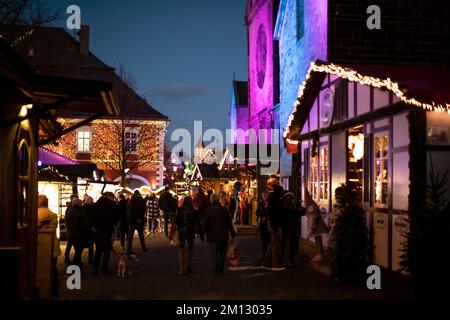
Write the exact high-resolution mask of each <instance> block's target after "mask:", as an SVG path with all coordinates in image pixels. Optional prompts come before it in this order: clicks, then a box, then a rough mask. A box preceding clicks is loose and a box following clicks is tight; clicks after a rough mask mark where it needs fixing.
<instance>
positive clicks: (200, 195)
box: [193, 187, 210, 242]
mask: <svg viewBox="0 0 450 320" xmlns="http://www.w3.org/2000/svg"><path fill="white" fill-rule="evenodd" d="M193 201H194V208H195V209H196V210H197V211H198V216H199V219H200V221H203V220H204V219H205V214H206V209H207V208H208V206H209V205H210V200H209V199H208V197H207V196H206V195H205V191H204V189H203V188H202V187H198V189H197V193H196V194H195V196H194V200H193ZM196 233H197V234H198V235H199V237H200V240H202V242H203V241H204V240H205V231H204V229H203V228H202V227H200V228H198V230H197V231H196Z"/></svg>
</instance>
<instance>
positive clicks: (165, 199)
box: [158, 186, 176, 238]
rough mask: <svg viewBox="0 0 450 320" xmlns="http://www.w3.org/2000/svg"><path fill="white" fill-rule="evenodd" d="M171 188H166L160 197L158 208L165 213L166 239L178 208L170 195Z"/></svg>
mask: <svg viewBox="0 0 450 320" xmlns="http://www.w3.org/2000/svg"><path fill="white" fill-rule="evenodd" d="M169 190H170V189H169V187H167V186H166V187H165V188H164V192H163V193H161V196H160V197H159V202H158V206H159V208H160V209H161V210H162V212H163V217H164V233H165V235H166V238H167V237H169V223H170V222H171V220H172V217H173V216H174V215H175V211H176V206H175V207H174V201H173V200H174V199H173V197H172V195H171V194H170V191H169Z"/></svg>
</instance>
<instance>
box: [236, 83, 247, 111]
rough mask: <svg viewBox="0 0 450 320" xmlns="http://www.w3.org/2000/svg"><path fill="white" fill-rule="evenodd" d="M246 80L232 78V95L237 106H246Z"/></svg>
mask: <svg viewBox="0 0 450 320" xmlns="http://www.w3.org/2000/svg"><path fill="white" fill-rule="evenodd" d="M247 88H248V87H247V81H236V80H233V90H234V96H235V98H236V106H237V107H248V89H247Z"/></svg>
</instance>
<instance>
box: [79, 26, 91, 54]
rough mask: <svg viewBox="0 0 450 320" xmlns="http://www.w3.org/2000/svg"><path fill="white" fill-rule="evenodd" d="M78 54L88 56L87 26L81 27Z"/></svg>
mask: <svg viewBox="0 0 450 320" xmlns="http://www.w3.org/2000/svg"><path fill="white" fill-rule="evenodd" d="M80 53H81V54H82V55H85V56H87V55H89V26H88V25H81V29H80Z"/></svg>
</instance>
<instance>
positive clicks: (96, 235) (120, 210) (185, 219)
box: [38, 178, 327, 277]
mask: <svg viewBox="0 0 450 320" xmlns="http://www.w3.org/2000/svg"><path fill="white" fill-rule="evenodd" d="M38 199H39V209H38V227H39V228H53V229H54V230H56V227H57V216H56V214H55V213H52V212H51V211H50V210H49V209H48V199H47V197H46V196H44V195H39V198H38ZM246 210H248V204H247V194H246V189H245V187H243V186H242V184H241V183H240V182H236V183H235V185H234V187H233V194H232V195H229V194H228V193H227V192H221V193H219V194H216V193H214V192H213V191H212V190H211V191H208V193H205V190H204V189H203V188H202V187H198V188H197V190H196V192H195V195H194V196H193V197H191V196H188V195H186V196H182V197H180V198H178V197H177V196H176V195H175V196H174V195H172V194H171V193H170V190H169V188H168V187H166V188H165V190H164V192H163V193H162V194H161V195H160V197H159V199H158V198H157V197H156V195H155V194H154V193H151V194H149V195H147V196H145V198H144V197H143V196H142V195H141V194H140V193H139V191H137V190H136V191H135V192H134V194H133V195H132V196H131V197H130V198H129V199H127V197H126V196H125V195H124V194H120V195H119V196H118V197H117V198H116V196H115V195H114V194H113V193H112V192H105V193H103V195H102V196H101V197H100V198H99V199H98V200H97V201H96V202H94V201H93V199H92V198H91V197H90V196H88V195H85V196H84V199H83V200H81V199H79V198H78V196H77V195H73V196H71V202H70V203H69V205H68V207H67V210H66V213H65V223H66V233H67V234H66V235H67V245H66V250H65V253H64V257H65V262H66V264H75V265H78V266H79V267H80V268H81V270H83V263H82V256H83V252H84V250H85V249H87V250H88V255H87V256H88V264H89V265H91V266H92V270H93V273H94V274H96V275H98V274H99V272H100V271H101V272H102V273H103V274H109V261H110V256H111V252H112V251H114V247H113V244H114V241H115V239H116V238H117V239H120V245H121V247H122V250H123V251H124V252H126V254H127V255H135V253H134V252H133V238H134V234H135V233H136V232H137V234H138V237H139V241H140V246H141V248H142V251H143V252H147V251H148V249H147V247H146V242H145V237H146V236H150V235H155V234H156V233H157V232H158V231H159V232H164V234H165V236H166V237H171V235H170V234H169V231H170V228H171V227H172V226H173V227H174V229H176V230H177V232H178V233H177V235H178V242H177V244H176V246H177V247H178V274H180V275H184V274H189V273H192V257H193V253H194V240H195V239H196V238H199V239H200V240H201V241H202V242H204V241H206V242H207V243H208V244H209V246H210V250H211V255H212V257H213V267H212V272H213V274H214V275H215V276H217V275H219V274H221V273H223V272H224V265H225V256H226V252H227V246H228V240H229V236H230V235H231V237H233V238H234V237H235V236H236V234H237V233H236V230H235V228H234V226H233V222H234V223H235V224H239V223H241V222H242V221H244V219H245V218H246V217H245V215H246ZM309 211H311V210H307V208H304V207H301V206H298V205H296V204H295V202H294V196H293V194H292V193H291V192H289V191H285V190H283V188H282V187H281V186H280V185H279V184H278V183H277V181H276V180H275V179H273V178H271V179H269V180H268V183H267V190H266V191H264V192H263V193H262V199H261V201H260V203H259V205H258V208H257V211H256V215H257V217H258V229H259V233H260V236H261V243H262V258H261V260H260V266H261V267H263V268H265V269H268V270H272V271H281V270H284V269H285V265H284V264H283V256H284V253H285V251H286V250H287V249H288V255H287V256H288V263H287V266H288V267H291V266H294V264H295V254H296V252H297V251H298V247H299V245H298V239H299V218H300V217H301V216H303V215H305V214H307V212H309ZM309 220H315V218H312V219H309ZM309 228H310V234H311V235H313V236H314V237H315V239H316V243H317V254H316V256H315V257H314V261H320V260H321V255H322V246H321V243H322V242H321V236H322V234H323V233H325V232H327V230H325V229H324V228H321V229H320V226H319V228H318V226H317V225H314V224H312V225H310V226H309ZM145 229H147V230H146V232H145ZM57 241H59V240H58V239H56V237H55V250H54V253H55V255H54V256H55V258H54V266H55V268H54V269H56V257H57V256H58V255H59V254H60V251H59V243H58V242H57ZM94 247H95V250H94ZM72 248H73V249H74V251H75V254H74V256H73V259H71V257H70V255H71V250H72ZM55 277H56V275H55Z"/></svg>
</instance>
